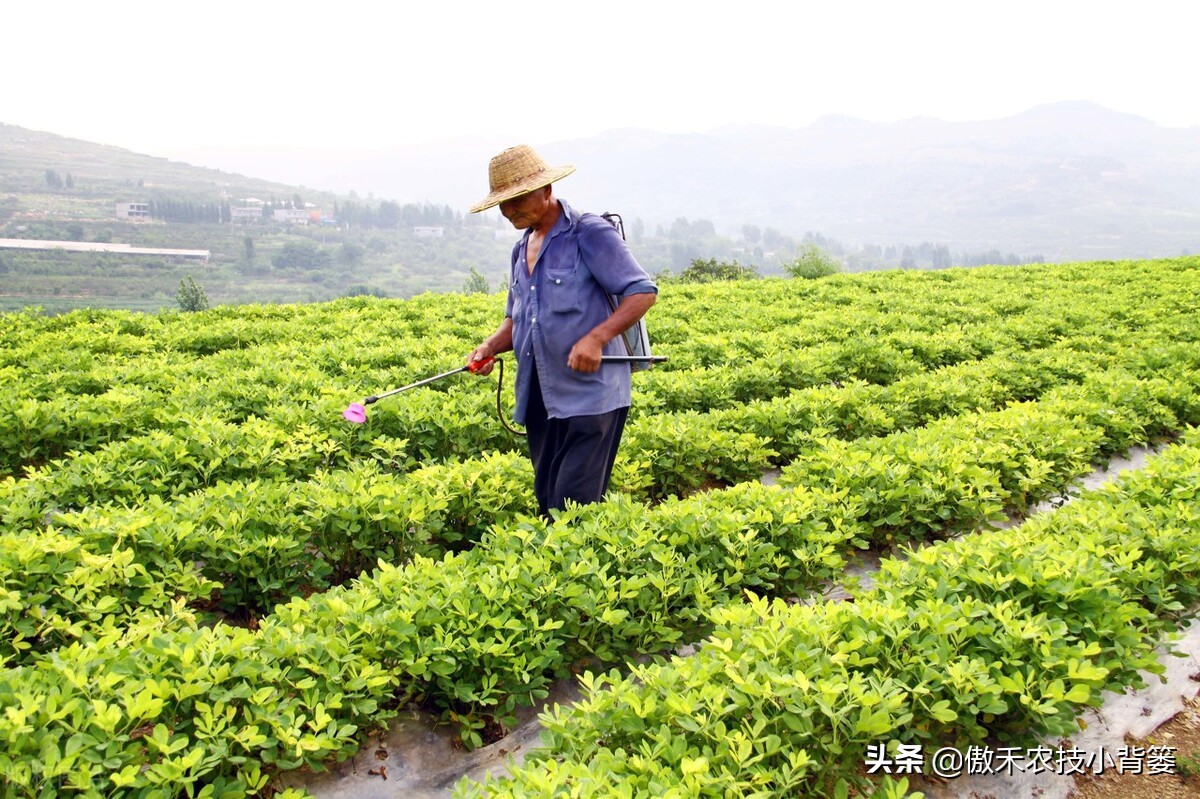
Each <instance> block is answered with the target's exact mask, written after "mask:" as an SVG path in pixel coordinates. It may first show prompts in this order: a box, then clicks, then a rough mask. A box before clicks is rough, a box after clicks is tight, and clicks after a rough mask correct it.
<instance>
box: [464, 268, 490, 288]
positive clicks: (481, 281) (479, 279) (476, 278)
mask: <svg viewBox="0 0 1200 799" xmlns="http://www.w3.org/2000/svg"><path fill="white" fill-rule="evenodd" d="M491 293H492V287H491V286H490V285H489V284H488V281H487V278H486V277H484V276H483V275H481V274H480V273H479V270H478V269H476V268H475V267H473V266H472V267H471V275H470V277H468V278H467V280H466V282H465V283H463V294H491Z"/></svg>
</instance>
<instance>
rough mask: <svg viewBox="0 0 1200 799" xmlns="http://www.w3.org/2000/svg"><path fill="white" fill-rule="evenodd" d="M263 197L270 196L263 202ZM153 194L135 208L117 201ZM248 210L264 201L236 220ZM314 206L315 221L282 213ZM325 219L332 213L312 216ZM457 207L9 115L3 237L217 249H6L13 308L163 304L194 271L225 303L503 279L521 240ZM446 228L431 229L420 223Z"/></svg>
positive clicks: (2, 165) (0, 287)
mask: <svg viewBox="0 0 1200 799" xmlns="http://www.w3.org/2000/svg"><path fill="white" fill-rule="evenodd" d="M255 200H257V201H260V203H261V205H260V204H257V203H255V202H253V201H255ZM130 202H136V203H144V204H146V206H147V207H148V208H149V209H150V214H149V217H148V218H144V219H134V220H130V219H123V218H119V216H118V212H117V206H118V203H130ZM239 208H250V209H254V208H261V209H263V210H262V213H259V214H257V215H256V216H255V217H252V218H248V219H243V218H234V216H233V214H234V211H235V210H236V209H239ZM296 209H301V210H300V214H301V216H303V217H305V219H304V220H303V222H304V224H295V223H292V222H290V221H289V222H280V221H276V220H274V219H273V214H274V213H275V211H276V210H280V211H285V212H287V211H291V210H296ZM315 218H320V219H328V220H329V221H331V222H332V223H333V224H329V225H325V224H320V225H317V224H309V222H310V221H312V220H313V219H315ZM470 221H472V222H474V224H473V225H467V224H464V220H463V218H462V216H461V214H458V213H456V212H455V211H454V210H453V209H449V208H437V207H434V206H430V205H428V204H426V205H423V206H401V205H400V204H399V203H395V202H389V201H386V200H379V201H375V200H373V199H372V200H368V201H364V200H360V199H358V198H356V197H354V196H353V195H350V196H346V195H337V194H334V193H332V192H329V191H318V190H314V189H309V188H307V187H305V186H296V185H289V184H287V183H283V182H273V181H268V180H261V179H258V178H252V177H246V176H243V175H240V174H235V173H232V172H224V171H220V170H216V169H210V168H205V167H197V166H192V165H190V164H187V163H183V162H179V161H172V160H168V159H166V158H159V157H153V156H148V155H142V154H139V153H133V152H130V151H128V150H124V149H121V148H118V147H110V146H106V145H99V144H93V143H90V142H84V141H79V140H76V139H69V138H65V137H62V136H57V135H55V134H52V133H44V132H39V131H31V130H26V129H23V128H19V127H15V126H12V125H0V239H5V238H20V239H38V240H50V241H69V242H85V243H93V242H94V243H107V242H112V243H120V244H127V245H131V246H134V247H152V248H173V249H184V250H208V251H211V253H212V257H211V259H210V261H209V262H208V263H206V264H203V265H198V264H187V263H180V262H175V261H171V260H167V261H165V262H164V260H163V259H162V258H147V257H142V256H138V255H130V254H120V253H118V254H112V253H102V254H95V253H93V254H81V253H65V252H61V251H57V252H56V251H49V252H39V253H30V252H27V251H24V252H17V251H14V250H11V249H0V276H2V279H0V310H6V309H14V308H21V307H24V306H29V305H35V306H40V307H42V308H44V309H46V310H48V311H61V310H69V309H71V308H78V307H113V308H129V309H135V310H148V311H153V310H159V309H162V308H167V307H173V306H174V305H175V300H176V292H177V290H178V288H179V286H180V283H181V281H182V280H184V279H185V278H187V277H194V279H197V280H198V281H199V282H200V283H201V284H202V285H203V286H204V288H205V289H206V290H207V293H208V295H209V296H210V298H211V300H212V302H213V303H216V304H245V303H263V302H269V303H276V302H312V301H320V300H329V299H334V298H336V297H340V296H345V295H347V294H377V295H383V296H393V297H408V296H413V295H415V294H419V293H421V292H423V291H458V290H460V289H462V287H463V286H464V284H465V282H466V281H467V279H468V278H469V276H470V275H471V269H472V268H477V269H478V270H479V271H480V272H481V273H482V274H483V275H485V279H487V280H488V281H489V283H491V284H492V285H499V284H500V283H501V282H502V281H503V274H504V265H505V264H506V263H507V253H508V247H509V242H506V241H501V240H498V239H497V238H496V236H495V235H494V234H493V232H492V229H491V227H490V226H489V224H488V220H470ZM422 225H424V226H431V227H434V228H435V229H437V230H439V231H440V232H441V234H442V235H441V236H439V237H437V238H432V239H423V238H421V236H420V235H419V234H418V233H417V232H416V228H417V227H418V226H422Z"/></svg>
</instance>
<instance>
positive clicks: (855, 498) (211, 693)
mask: <svg viewBox="0 0 1200 799" xmlns="http://www.w3.org/2000/svg"><path fill="white" fill-rule="evenodd" d="M1124 408H1132V409H1133V410H1132V411H1130V412H1128V413H1119V411H1120V410H1121V409H1124ZM1196 408H1197V404H1196V397H1195V395H1194V393H1193V394H1192V395H1188V396H1184V392H1183V391H1182V390H1181V389H1180V388H1179V385H1178V384H1173V383H1168V382H1167V381H1162V380H1150V381H1139V380H1135V379H1132V378H1126V379H1124V380H1123V381H1118V380H1117V379H1116V378H1113V379H1112V380H1111V381H1108V382H1105V383H1103V384H1102V385H1099V386H1088V385H1086V384H1085V385H1084V386H1080V387H1074V388H1066V389H1062V390H1061V391H1059V392H1056V396H1055V397H1051V398H1047V399H1046V400H1043V401H1042V402H1040V403H1037V404H1029V405H1015V406H1013V407H1010V408H1007V409H1005V410H1002V411H997V412H992V413H983V414H965V415H963V416H961V417H958V418H956V419H951V420H945V421H944V422H939V423H937V424H936V425H934V426H932V427H931V428H930V431H931V432H930V437H929V438H928V439H913V438H909V437H911V436H914V435H916V433H918V432H925V431H913V432H912V433H899V434H895V435H894V436H891V437H888V438H886V439H881V440H880V442H883V441H888V440H893V439H894V440H895V441H896V442H897V446H896V447H895V449H894V455H893V460H894V461H895V463H896V464H897V465H900V464H909V468H913V469H915V468H916V467H917V466H919V467H920V468H922V469H924V470H926V471H927V472H928V473H929V474H930V475H933V474H936V475H938V476H939V479H937V480H934V481H932V484H933V485H934V486H936V487H937V490H938V491H940V492H941V495H942V502H943V505H942V506H932V505H931V504H929V503H926V504H924V505H922V506H920V507H919V508H918V512H919V514H920V517H914V518H913V520H912V521H913V523H914V524H916V523H918V522H920V521H921V519H922V518H923V517H924V516H926V515H929V514H932V517H935V518H938V519H941V520H943V522H944V527H945V529H947V530H952V529H962V528H964V527H967V526H969V522H968V521H967V520H968V519H973V520H976V521H982V520H985V519H987V518H990V517H991V516H993V515H995V514H996V513H997V512H998V511H999V510H1000V509H1001V508H1003V507H1006V506H1016V507H1021V506H1023V505H1025V504H1027V503H1028V502H1030V501H1033V500H1034V499H1035V498H1038V497H1037V496H1035V495H1032V494H1031V495H1021V496H1017V495H1014V494H1012V493H1011V489H1010V487H1016V488H1017V489H1018V490H1024V491H1036V492H1038V494H1040V495H1046V494H1049V493H1051V492H1061V491H1064V490H1066V484H1065V482H1064V483H1062V484H1059V485H1055V484H1054V481H1053V480H1050V479H1045V480H1039V481H1036V482H1033V483H1030V482H1028V481H1026V480H1025V479H1024V475H1025V474H1026V473H1027V472H1028V471H1029V470H1030V469H1031V468H1032V467H1034V466H1036V467H1037V469H1036V471H1037V472H1038V473H1039V474H1052V475H1059V476H1061V478H1062V480H1064V481H1065V480H1066V479H1067V478H1068V476H1073V475H1075V474H1078V473H1080V472H1081V471H1084V470H1086V469H1087V468H1088V464H1089V463H1090V462H1091V461H1092V460H1093V459H1094V458H1096V457H1097V456H1098V455H1099V454H1100V453H1101V452H1103V451H1104V446H1105V442H1113V443H1115V442H1117V441H1120V440H1122V436H1124V435H1126V433H1125V432H1124V431H1127V430H1131V429H1136V428H1137V427H1139V426H1140V427H1141V428H1142V429H1146V430H1154V429H1159V428H1160V427H1163V426H1164V425H1163V422H1162V420H1164V419H1166V418H1167V417H1168V416H1169V415H1171V414H1173V413H1175V414H1176V416H1178V417H1179V418H1178V419H1177V422H1176V427H1177V426H1178V425H1180V424H1182V423H1185V422H1194V421H1195V419H1194V418H1183V417H1182V416H1181V415H1180V414H1182V413H1185V412H1186V413H1192V414H1194V413H1195V411H1196ZM1174 409H1178V411H1179V413H1176V411H1175V410H1174ZM1133 417H1136V418H1133ZM1114 420H1115V421H1114ZM1131 420H1132V422H1133V424H1131ZM1110 422H1111V425H1110ZM935 428H936V434H935V433H934V432H932V431H934V430H935ZM1053 430H1059V431H1062V430H1074V431H1075V432H1073V433H1070V434H1068V435H1062V436H1059V435H1050V436H1048V435H1047V431H1053ZM980 434H985V435H987V436H988V437H990V439H991V440H992V442H993V445H994V446H996V447H1003V448H1005V449H1006V453H1005V454H1007V455H1008V457H999V456H998V457H995V458H992V459H991V460H989V461H987V463H986V465H985V466H984V467H983V468H984V469H987V470H995V474H993V475H991V476H984V475H981V474H980V473H979V472H977V471H974V470H967V469H965V467H966V466H968V465H969V463H966V464H965V463H964V462H963V459H964V458H968V457H970V458H973V457H975V456H976V454H977V453H974V452H965V451H962V450H959V449H957V448H956V447H954V446H953V444H954V442H965V441H971V440H972V439H974V438H976V437H978V436H979V435H980ZM880 442H876V441H870V440H869V441H865V442H863V443H864V444H865V445H867V446H870V447H876V446H881V443H880ZM831 468H832V467H831ZM804 474H805V475H806V476H807V478H809V479H812V478H813V477H814V474H813V472H812V470H811V468H810V469H808V470H806V471H805V472H804ZM955 475H957V478H955ZM834 477H835V475H834V474H833V473H832V472H831V474H830V475H829V476H828V478H827V479H813V485H819V486H821V487H819V488H804V487H799V488H794V489H787V490H785V489H780V488H774V487H767V486H761V485H757V484H752V483H747V484H744V485H741V486H738V487H736V488H733V489H729V490H726V491H721V492H713V493H710V494H706V495H698V496H695V497H690V498H687V499H682V500H675V499H672V500H668V501H666V502H663V503H661V504H660V505H658V506H656V507H655V508H653V509H647V508H645V507H644V506H642V505H640V504H637V503H635V502H632V501H631V500H628V499H616V500H613V501H610V502H606V503H603V504H599V505H593V506H587V507H583V508H575V509H572V510H570V511H568V512H567V513H566V514H564V516H563V517H562V518H560V519H559V520H558V521H557V523H554V524H551V525H546V524H543V523H542V522H539V521H536V520H533V519H529V520H526V521H522V522H519V523H516V524H514V525H511V526H509V527H507V528H500V527H497V528H494V529H493V530H492V531H491V532H490V533H489V534H488V535H487V536H485V537H484V539H483V540H482V541H481V542H480V544H479V545H478V546H476V547H475V548H474V549H472V550H470V551H466V552H461V553H455V554H447V555H445V556H443V557H442V558H440V559H437V560H433V559H427V558H423V557H416V558H414V559H413V560H412V561H411V562H410V563H408V564H406V565H403V566H399V567H396V566H389V565H384V564H380V567H379V569H378V570H377V571H376V572H375V573H374V574H373V575H371V576H370V577H364V578H360V579H359V580H357V581H355V582H353V583H351V584H348V585H347V586H345V587H343V588H339V589H334V590H331V591H328V592H325V593H323V594H317V595H314V596H312V597H310V598H308V599H299V598H297V599H293V600H292V601H290V602H289V603H288V604H286V605H280V606H279V607H277V608H276V611H275V613H274V614H272V615H271V616H269V617H266V618H264V619H263V620H262V621H261V623H260V625H259V628H258V629H257V630H256V631H251V630H246V629H238V628H231V627H228V626H222V627H216V628H207V627H200V626H196V624H195V620H194V619H192V620H189V618H188V613H187V612H186V610H184V609H183V608H182V607H180V606H179V605H174V606H172V607H171V608H170V609H169V610H168V612H166V613H164V614H162V615H161V616H158V617H150V616H146V617H138V618H136V619H134V620H133V623H132V624H130V626H129V627H128V628H127V629H125V630H124V631H118V630H115V629H114V630H110V631H106V632H104V633H101V634H98V635H95V636H91V635H89V636H86V637H85V638H84V639H83V640H81V641H80V642H78V643H74V644H70V645H68V646H62V647H60V648H59V649H57V650H56V651H55V653H54V656H53V657H43V658H38V659H36V660H35V661H33V662H32V663H31V664H30V665H28V666H22V667H18V668H11V669H7V670H6V671H4V672H3V673H0V704H3V705H4V706H5V707H6V708H7V709H8V710H7V712H6V714H5V715H4V717H0V741H3V742H4V744H3V745H4V746H5V747H6V749H5V750H4V751H2V752H0V775H3V779H4V780H5V781H6V784H7V785H8V786H9V788H8V790H9V793H10V794H11V795H17V796H23V795H30V796H35V795H39V794H41V793H42V792H43V791H46V790H49V791H51V792H56V793H58V794H60V795H62V794H65V793H69V792H73V791H84V790H89V789H91V790H96V791H99V792H101V793H108V792H113V791H115V790H118V789H119V788H120V787H121V786H129V787H130V788H131V789H136V790H135V791H131V794H130V795H133V794H134V793H137V795H146V796H155V795H174V794H175V793H176V792H178V791H180V790H187V789H188V786H197V785H200V784H204V785H205V786H207V787H208V789H209V790H210V792H211V793H210V795H213V796H218V795H236V794H238V793H244V792H248V791H253V790H257V789H258V787H259V786H261V785H262V784H264V783H265V782H266V780H267V777H266V776H265V775H266V774H267V773H268V772H269V771H270V770H272V769H289V768H295V767H298V766H300V765H304V764H308V765H312V766H319V765H320V764H321V763H323V762H324V761H327V760H330V759H338V758H342V757H345V756H347V755H348V754H350V753H351V752H352V751H353V750H354V749H355V747H356V735H357V734H358V733H359V731H360V730H361V729H362V728H364V727H367V726H371V725H374V724H379V723H381V722H382V721H384V720H386V719H387V718H389V717H390V716H391V715H393V714H394V713H395V712H396V708H398V707H401V706H403V705H404V704H406V703H408V702H410V701H418V702H421V703H423V704H425V705H426V706H428V707H431V708H435V709H439V710H441V711H442V712H443V714H444V716H445V718H446V719H447V720H449V721H452V722H454V723H456V724H457V725H459V727H460V729H461V732H462V736H463V739H464V741H466V742H467V743H469V744H478V743H479V742H480V741H481V737H480V736H481V730H482V729H483V728H484V727H485V725H487V724H488V723H490V722H492V721H493V720H500V721H502V722H503V721H507V720H509V719H511V716H512V713H513V711H514V710H515V708H516V707H517V706H519V705H524V704H529V703H531V702H534V701H536V700H538V699H539V698H541V697H543V696H544V695H545V689H546V686H547V685H548V683H549V681H550V680H551V679H553V678H554V677H555V676H565V675H566V674H568V673H570V671H571V669H572V668H576V669H577V668H579V667H581V666H584V665H588V664H593V665H605V666H607V665H615V664H620V663H624V662H628V661H630V660H632V659H634V658H635V657H637V656H639V655H641V654H642V653H645V652H655V651H662V650H664V649H667V648H670V647H672V646H675V645H677V644H678V643H680V642H682V641H685V640H696V638H697V637H699V636H700V635H702V634H704V633H705V632H706V631H707V629H708V627H709V621H708V613H709V612H710V611H712V610H713V609H714V608H716V607H719V606H721V605H724V604H727V603H728V602H730V601H731V600H733V599H735V598H737V597H739V596H741V595H742V594H743V592H745V591H747V590H750V591H753V592H755V593H757V594H760V595H764V596H794V595H802V594H804V593H806V592H807V591H809V590H812V589H814V588H816V587H818V586H820V585H821V584H823V583H825V582H828V581H829V580H832V579H836V578H837V577H838V576H839V575H840V574H841V571H842V569H843V567H844V563H845V553H846V552H847V551H848V550H849V549H851V548H852V547H853V546H855V545H856V544H859V543H861V542H864V541H869V540H872V538H873V536H874V531H875V529H876V528H875V527H874V525H873V520H874V514H875V513H876V512H877V510H876V508H875V507H873V505H872V504H871V503H870V501H869V497H870V494H871V492H872V490H873V489H872V488H871V486H869V485H864V486H858V485H856V484H854V482H853V481H849V482H846V483H843V484H840V485H839V484H837V483H834V482H832V480H833V478H834ZM984 495H986V497H985V501H981V499H980V498H981V497H983V496H984ZM888 523H889V526H892V525H894V526H895V527H902V526H904V525H905V524H906V522H905V520H904V519H902V518H897V517H893V518H889V520H888ZM167 786H170V787H167ZM118 792H119V791H118Z"/></svg>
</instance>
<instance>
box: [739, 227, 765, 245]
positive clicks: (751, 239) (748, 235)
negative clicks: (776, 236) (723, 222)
mask: <svg viewBox="0 0 1200 799" xmlns="http://www.w3.org/2000/svg"><path fill="white" fill-rule="evenodd" d="M742 238H744V239H745V240H746V243H747V244H751V245H754V244H758V243H759V242H760V241H762V229H761V228H759V226H758V225H742Z"/></svg>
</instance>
